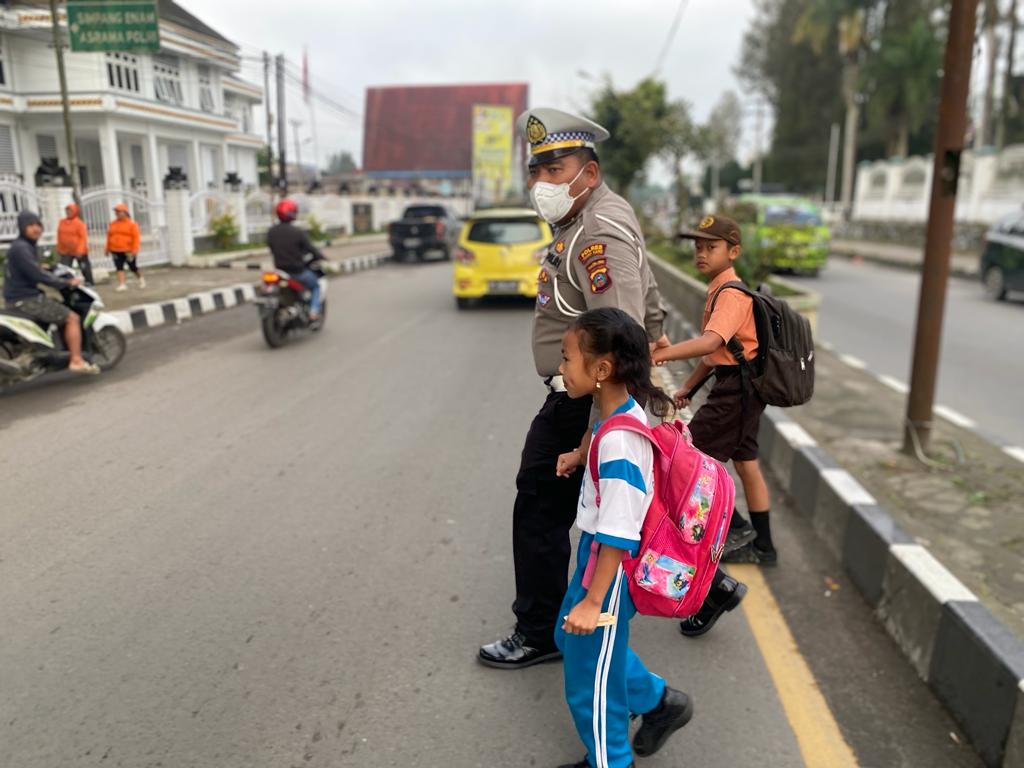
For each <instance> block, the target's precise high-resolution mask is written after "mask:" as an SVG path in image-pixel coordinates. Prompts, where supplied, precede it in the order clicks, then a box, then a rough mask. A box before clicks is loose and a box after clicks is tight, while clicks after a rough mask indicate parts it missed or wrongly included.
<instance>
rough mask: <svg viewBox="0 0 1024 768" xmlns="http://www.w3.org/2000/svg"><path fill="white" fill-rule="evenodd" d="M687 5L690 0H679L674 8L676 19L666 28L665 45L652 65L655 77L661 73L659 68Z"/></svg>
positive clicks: (670, 45)
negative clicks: (655, 62)
mask: <svg viewBox="0 0 1024 768" xmlns="http://www.w3.org/2000/svg"><path fill="white" fill-rule="evenodd" d="M689 4H690V0H679V5H678V6H677V8H676V17H675V18H674V19H672V26H671V27H669V28H668V35H666V37H665V44H664V45H663V46H662V48H661V53H659V54H658V59H657V64H655V65H654V72H652V73H651V74H652V75H657V74H658V73H659V72H661V68H662V67H663V66H664V65H665V57H666V56H668V52H669V49H670V48H671V47H672V43H673V41H674V40H675V38H676V32H678V31H679V23H680V22H681V21H682V20H683V14H684V13H685V12H686V7H687V6H688V5H689Z"/></svg>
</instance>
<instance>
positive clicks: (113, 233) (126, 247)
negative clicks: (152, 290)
mask: <svg viewBox="0 0 1024 768" xmlns="http://www.w3.org/2000/svg"><path fill="white" fill-rule="evenodd" d="M114 215H115V216H116V217H117V218H115V219H114V220H113V221H112V222H110V226H109V227H108V228H107V253H108V254H110V256H111V258H113V259H114V269H116V270H117V290H118V291H125V290H128V286H126V285H125V275H124V265H125V264H127V265H128V269H130V270H131V271H132V272H134V273H135V276H136V277H137V278H139V288H145V287H146V278H144V277H143V276H142V272H140V271H139V267H138V265H137V264H136V263H135V260H136V259H137V258H138V255H139V243H140V241H141V237H140V236H139V225H138V224H136V223H135V222H134V221H132V217H131V216H130V215H129V213H128V206H127V205H125V204H124V203H118V204H117V205H115V206H114Z"/></svg>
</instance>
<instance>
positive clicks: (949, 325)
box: [792, 258, 1024, 446]
mask: <svg viewBox="0 0 1024 768" xmlns="http://www.w3.org/2000/svg"><path fill="white" fill-rule="evenodd" d="M792 279H794V280H795V281H797V282H800V283H801V284H803V285H806V286H807V287H809V288H810V289H812V290H815V291H818V292H819V293H821V295H822V298H823V299H824V301H823V303H822V306H821V311H820V315H819V318H818V337H819V338H820V339H823V340H824V341H827V342H829V343H831V344H832V345H833V346H834V347H835V349H836V351H837V352H840V353H845V354H847V355H852V356H853V357H855V358H857V359H859V360H861V361H863V362H864V363H866V364H867V367H868V368H869V369H870V370H872V371H874V372H875V373H879V374H884V375H886V376H890V377H892V378H894V379H896V380H897V381H900V382H903V383H905V384H909V382H910V362H911V359H912V356H913V340H914V324H915V322H916V318H917V298H918V290H919V284H920V276H919V275H918V274H917V273H915V272H910V271H906V270H900V269H892V268H889V267H884V266H878V265H874V264H869V263H853V262H850V261H847V260H846V259H843V258H832V259H831V260H830V261H829V262H828V266H827V268H826V269H824V270H823V271H822V272H821V275H820V276H819V277H817V278H810V277H796V278H792ZM1022 335H1024V301H1022V300H1020V299H1019V298H1013V299H1010V300H1007V301H1003V302H996V301H992V300H991V299H989V298H987V297H986V296H985V294H984V292H983V291H982V287H981V285H980V283H978V282H976V281H973V280H964V279H960V278H951V279H950V281H949V289H948V294H947V297H946V317H945V323H944V327H943V331H942V351H941V356H940V360H939V379H938V387H937V393H936V402H937V403H938V404H941V405H945V406H948V407H950V408H952V409H954V410H955V411H957V412H959V413H961V414H963V415H965V416H967V417H969V418H970V419H972V420H974V421H975V422H976V423H977V425H978V428H979V429H980V430H981V431H982V432H983V433H985V434H988V435H992V436H994V437H996V438H998V439H999V440H1000V442H1003V443H1005V444H1011V445H1017V446H1024V408H1022V407H1021V398H1020V382H1021V381H1022V380H1024V356H1022V355H1021V354H1020V350H1019V346H1020V339H1021V338H1022Z"/></svg>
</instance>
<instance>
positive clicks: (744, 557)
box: [722, 542, 779, 566]
mask: <svg viewBox="0 0 1024 768" xmlns="http://www.w3.org/2000/svg"><path fill="white" fill-rule="evenodd" d="M722 562H723V563H751V564H753V565H766V566H774V565H778V564H779V553H778V552H776V551H775V547H771V548H769V549H761V547H759V546H757V542H752V543H750V544H747V545H746V546H743V547H739V548H738V549H734V550H733V551H732V552H730V551H729V550H728V545H727V546H726V551H725V554H724V555H723V556H722Z"/></svg>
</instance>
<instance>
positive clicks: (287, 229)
mask: <svg viewBox="0 0 1024 768" xmlns="http://www.w3.org/2000/svg"><path fill="white" fill-rule="evenodd" d="M276 213H277V218H278V219H279V220H280V221H279V223H277V224H275V225H274V226H272V227H271V228H270V231H268V232H267V245H268V246H270V252H271V253H272V254H274V266H275V267H276V268H277V269H280V270H283V271H285V272H287V273H288V274H289V275H291V276H292V277H294V278H295V279H296V280H298V281H299V282H300V283H302V284H303V285H304V286H306V287H307V288H309V291H310V294H311V298H310V302H309V319H310V320H311V321H316V320H318V319H319V318H320V279H319V278H318V277H317V275H316V273H315V272H314V271H313V270H312V269H310V268H309V264H308V263H307V260H306V256H307V255H312V256H313V258H314V259H320V260H322V259H323V258H324V255H323V254H322V253H320V251H319V250H317V248H316V246H314V245H313V243H311V242H310V241H309V235H307V234H306V232H305V230H302V229H300V228H299V227H296V226H295V225H294V224H292V222H293V221H295V219H296V218H297V217H298V215H299V206H298V205H296V203H295V201H294V200H289V199H287V198H285V199H284V200H282V201H281V202H280V203H278V204H277V208H276Z"/></svg>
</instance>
